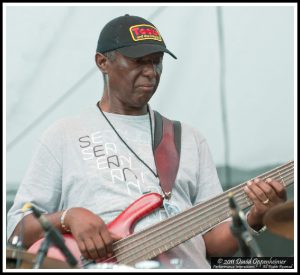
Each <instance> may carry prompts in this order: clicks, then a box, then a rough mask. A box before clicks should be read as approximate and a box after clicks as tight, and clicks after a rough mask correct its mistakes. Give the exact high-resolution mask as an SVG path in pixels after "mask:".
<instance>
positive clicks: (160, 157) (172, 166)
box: [153, 111, 181, 199]
mask: <svg viewBox="0 0 300 275" xmlns="http://www.w3.org/2000/svg"><path fill="white" fill-rule="evenodd" d="M154 121H155V126H154V147H153V151H154V152H153V153H154V160H155V164H156V169H157V174H158V176H159V181H160V186H161V189H162V191H163V193H164V195H165V198H167V199H169V198H170V197H171V194H172V187H173V184H174V182H175V179H176V176H177V172H178V168H179V161H180V150H181V124H180V122H179V121H175V120H174V121H172V120H169V119H167V118H165V117H163V116H162V115H161V114H160V113H159V112H157V111H154Z"/></svg>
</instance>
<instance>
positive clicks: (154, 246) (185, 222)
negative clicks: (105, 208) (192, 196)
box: [114, 161, 294, 265]
mask: <svg viewBox="0 0 300 275" xmlns="http://www.w3.org/2000/svg"><path fill="white" fill-rule="evenodd" d="M258 177H259V178H261V179H263V180H265V179H267V178H273V179H276V180H278V181H279V182H281V183H282V184H283V186H285V187H287V186H289V185H291V184H292V183H293V182H294V161H290V162H288V163H286V164H284V165H282V166H280V167H277V168H274V169H272V170H271V171H269V172H266V173H264V174H262V175H259V176H258ZM246 184H247V182H244V183H242V184H240V185H238V186H235V187H233V188H231V189H229V190H227V191H226V192H224V193H222V194H220V195H218V196H216V197H214V198H212V199H210V200H208V201H206V202H204V203H200V204H197V205H195V206H194V207H192V208H189V209H187V210H185V211H183V212H181V213H180V214H177V215H175V216H173V217H170V218H168V219H166V220H164V221H162V222H159V223H157V224H155V225H153V226H151V227H149V228H147V229H145V230H143V231H140V232H138V233H135V234H133V235H131V236H129V237H127V238H125V239H122V240H120V241H117V242H116V243H114V253H115V256H116V258H117V262H118V263H122V264H126V265H134V264H135V263H137V262H139V261H143V260H148V259H152V258H154V257H156V256H157V255H159V254H161V253H163V252H165V251H167V250H169V249H171V248H173V247H175V246H177V245H179V244H181V243H183V242H185V241H187V240H189V239H191V238H192V237H194V236H196V235H198V234H201V233H204V232H206V231H208V230H209V229H211V228H213V227H214V226H216V225H217V224H219V223H220V222H222V221H224V220H226V219H227V218H229V217H230V216H231V211H230V208H229V204H228V197H229V195H228V194H229V193H230V192H231V193H232V194H233V196H234V198H235V200H236V202H237V204H238V206H239V208H240V209H246V208H248V207H250V206H251V205H252V204H253V203H252V201H251V200H250V199H249V198H248V196H247V195H246V193H245V192H244V187H245V185H246Z"/></svg>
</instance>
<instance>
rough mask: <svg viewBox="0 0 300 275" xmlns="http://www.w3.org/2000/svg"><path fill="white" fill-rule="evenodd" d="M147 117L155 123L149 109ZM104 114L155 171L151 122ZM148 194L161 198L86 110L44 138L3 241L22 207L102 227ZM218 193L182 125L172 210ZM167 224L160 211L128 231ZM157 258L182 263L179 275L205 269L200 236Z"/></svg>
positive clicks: (205, 153) (195, 139) (152, 180)
mask: <svg viewBox="0 0 300 275" xmlns="http://www.w3.org/2000/svg"><path fill="white" fill-rule="evenodd" d="M150 113H151V118H152V119H151V120H152V122H153V124H154V119H153V112H152V110H150ZM105 114H106V116H107V117H108V119H109V120H110V122H111V123H112V125H113V126H114V128H115V129H116V130H117V132H118V133H119V135H120V136H121V137H122V138H123V139H124V140H125V142H126V143H127V144H128V145H129V146H130V147H131V148H132V149H133V150H134V152H135V153H136V154H137V155H138V156H139V157H140V158H141V159H142V160H143V161H144V162H145V163H147V165H148V166H149V167H151V169H152V170H153V171H154V172H156V167H155V162H154V157H153V151H152V146H151V132H150V118H149V115H148V114H146V115H141V116H127V115H118V114H111V113H105ZM147 192H156V193H159V194H162V190H161V187H160V185H159V181H158V179H157V178H156V177H155V176H154V175H153V173H152V172H151V171H150V169H148V168H147V167H146V166H145V165H144V164H143V163H142V162H141V161H140V160H139V159H138V158H137V157H136V156H135V155H134V154H133V153H132V152H131V151H130V150H129V149H128V148H127V147H126V146H125V144H124V143H123V142H122V141H121V140H120V138H119V137H118V136H117V135H116V133H115V132H114V131H113V129H112V127H111V126H110V125H109V124H108V122H107V121H106V120H105V119H104V117H103V115H102V114H101V113H100V111H99V109H98V108H97V107H96V106H94V107H90V108H88V109H87V110H85V111H84V112H82V113H81V114H80V115H78V116H75V117H70V118H66V119H62V120H59V121H57V122H56V123H54V124H53V125H52V126H50V127H49V128H48V129H47V130H46V131H45V132H44V134H43V135H42V137H41V139H40V141H39V144H38V146H37V148H36V151H35V154H34V156H33V159H32V161H31V163H30V166H29V168H28V170H27V173H26V175H25V177H24V179H23V180H22V183H21V185H20V187H19V189H18V192H17V194H16V197H15V201H14V204H13V206H12V208H11V209H10V210H9V212H8V218H7V236H8V237H9V236H10V235H11V234H12V232H13V230H14V228H15V227H16V225H17V223H18V222H19V221H20V220H21V218H22V211H21V209H22V207H23V205H24V204H25V203H26V202H31V203H33V204H34V205H36V206H38V207H39V209H40V210H42V211H44V212H45V213H53V212H57V211H61V210H63V209H66V208H70V207H84V208H87V209H89V210H90V211H92V212H94V213H95V214H97V215H99V216H100V217H101V218H102V219H103V220H104V221H105V222H106V223H108V222H110V221H112V220H113V219H114V218H116V217H117V216H118V215H119V214H120V213H121V212H122V211H123V210H124V209H125V208H126V207H127V206H129V205H130V204H131V203H132V202H134V201H135V200H137V199H138V198H140V197H141V196H142V195H143V194H144V193H147ZM220 193H222V187H221V185H220V183H219V179H218V176H217V172H216V168H215V165H214V164H213V161H212V157H211V153H210V151H209V148H208V145H207V143H206V141H205V139H204V138H203V137H202V136H201V135H200V134H198V133H197V132H196V131H195V130H194V129H192V128H190V127H189V126H187V125H186V124H183V123H182V138H181V157H180V164H179V170H178V174H177V178H176V182H175V184H174V186H173V190H172V198H171V200H170V203H171V204H173V205H175V206H176V207H177V208H178V209H180V211H182V210H185V209H188V208H190V207H192V206H193V205H195V204H196V203H199V202H202V201H205V200H207V199H208V198H210V197H214V196H216V195H217V194H220ZM166 217H167V214H166V212H165V210H164V209H162V208H160V209H157V210H155V211H154V212H153V213H151V214H149V215H148V216H146V217H145V218H143V219H141V220H140V221H139V222H138V223H137V224H136V226H135V229H134V231H135V232H137V231H140V230H142V229H144V228H146V227H148V226H150V225H153V224H155V223H157V222H160V221H162V220H164V219H165V218H166ZM170 234H172V233H171V232H170ZM163 257H164V259H165V260H166V259H167V260H170V259H172V258H181V259H182V260H183V266H182V268H210V265H209V263H208V262H207V260H206V249H205V243H204V241H203V238H202V236H201V235H198V236H196V237H194V238H192V239H191V240H189V241H187V242H185V243H183V244H181V245H179V246H177V247H175V248H173V249H171V250H170V251H168V252H166V253H164V255H163Z"/></svg>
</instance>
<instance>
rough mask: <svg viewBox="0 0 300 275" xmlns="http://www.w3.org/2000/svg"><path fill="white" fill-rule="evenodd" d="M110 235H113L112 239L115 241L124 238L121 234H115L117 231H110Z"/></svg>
mask: <svg viewBox="0 0 300 275" xmlns="http://www.w3.org/2000/svg"><path fill="white" fill-rule="evenodd" d="M110 236H111V237H112V239H113V240H114V241H118V240H121V239H123V238H122V237H121V236H119V235H117V234H115V233H113V232H110Z"/></svg>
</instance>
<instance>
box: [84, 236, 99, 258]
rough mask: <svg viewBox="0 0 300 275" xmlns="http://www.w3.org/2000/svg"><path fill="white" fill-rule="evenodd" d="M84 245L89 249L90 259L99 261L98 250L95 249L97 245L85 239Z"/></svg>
mask: <svg viewBox="0 0 300 275" xmlns="http://www.w3.org/2000/svg"><path fill="white" fill-rule="evenodd" d="M84 244H85V247H86V249H87V253H88V255H89V258H91V259H98V258H99V255H98V253H97V249H96V247H95V244H94V242H93V240H92V239H85V240H84Z"/></svg>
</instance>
